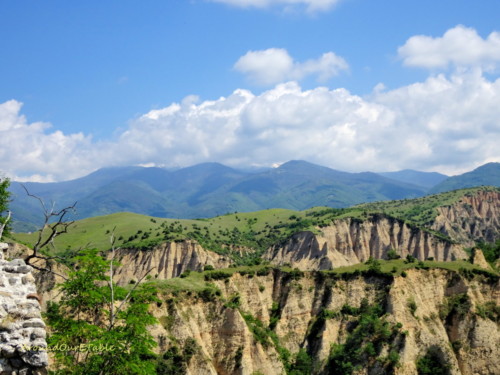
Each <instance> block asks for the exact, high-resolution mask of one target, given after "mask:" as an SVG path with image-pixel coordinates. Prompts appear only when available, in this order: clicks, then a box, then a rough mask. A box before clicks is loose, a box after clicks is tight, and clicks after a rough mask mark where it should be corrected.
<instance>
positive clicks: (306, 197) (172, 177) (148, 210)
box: [11, 161, 426, 231]
mask: <svg viewBox="0 0 500 375" xmlns="http://www.w3.org/2000/svg"><path fill="white" fill-rule="evenodd" d="M24 186H26V188H27V189H28V190H29V191H30V193H32V194H34V195H36V196H38V197H40V198H41V199H43V200H44V201H45V202H46V203H47V204H52V202H54V203H55V205H56V208H60V207H65V206H68V205H72V204H73V203H74V202H75V201H77V202H78V203H77V213H76V215H75V219H84V218H88V217H93V216H98V215H106V214H112V213H117V212H125V211H128V212H134V213H139V214H144V215H149V216H156V217H173V218H183V219H192V218H208V217H213V216H216V215H223V214H226V213H229V212H235V211H238V212H252V211H258V210H263V209H268V208H285V209H291V210H304V209H307V208H310V207H314V206H329V207H336V208H343V207H349V206H352V205H355V204H360V203H363V202H373V201H379V200H392V199H403V198H415V197H419V196H422V195H424V194H425V191H426V189H425V188H423V187H420V186H416V185H412V184H408V183H405V182H401V181H397V180H394V179H390V178H386V177H383V176H380V175H378V174H375V173H369V172H365V173H347V172H341V171H336V170H333V169H330V168H326V167H322V166H318V165H314V164H311V163H308V162H305V161H290V162H288V163H285V164H283V165H281V166H280V167H279V168H272V169H269V170H264V171H254V172H242V171H237V170H235V169H232V168H229V167H226V166H223V165H221V164H217V163H205V164H199V165H195V166H192V167H188V168H182V169H179V170H176V171H168V170H165V169H161V168H141V167H123V168H107V169H103V170H99V171H97V172H94V173H92V174H90V175H88V176H86V177H82V178H80V179H77V180H73V181H66V182H60V183H51V184H41V183H26V184H24ZM11 191H12V193H13V194H12V195H13V201H12V203H11V210H12V212H13V220H14V230H15V231H20V229H24V230H26V229H28V228H31V229H28V230H34V228H36V226H40V225H41V224H42V223H41V220H40V219H41V218H42V217H43V215H42V212H41V210H40V207H39V202H38V201H37V200H36V199H32V198H30V197H27V195H26V193H25V191H24V189H23V188H22V186H21V184H19V183H16V182H13V183H12V189H11Z"/></svg>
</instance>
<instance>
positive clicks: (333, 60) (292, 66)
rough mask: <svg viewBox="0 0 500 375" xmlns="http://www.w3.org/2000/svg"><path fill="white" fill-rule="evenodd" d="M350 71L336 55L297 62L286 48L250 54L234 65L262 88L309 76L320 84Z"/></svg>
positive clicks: (251, 52)
mask: <svg viewBox="0 0 500 375" xmlns="http://www.w3.org/2000/svg"><path fill="white" fill-rule="evenodd" d="M348 68H349V65H348V64H347V62H346V61H345V60H344V59H343V58H342V57H339V56H337V55H335V54H334V53H333V52H327V53H324V54H323V55H322V56H321V57H319V58H318V59H311V60H307V61H305V62H302V63H301V62H297V61H294V60H293V58H292V57H291V56H290V55H289V54H288V51H287V50H285V49H283V48H269V49H266V50H260V51H248V52H247V53H246V54H245V55H243V56H242V57H240V58H239V59H238V61H237V62H236V64H234V69H235V70H237V71H239V72H240V73H243V74H245V75H246V76H247V77H248V78H249V79H250V80H251V81H253V82H254V83H256V84H259V85H273V84H276V83H280V82H284V81H288V80H295V81H300V80H302V79H303V78H305V77H307V76H317V78H318V81H320V82H325V81H327V80H328V79H330V78H332V77H334V76H336V75H338V74H339V73H340V71H342V70H347V69H348Z"/></svg>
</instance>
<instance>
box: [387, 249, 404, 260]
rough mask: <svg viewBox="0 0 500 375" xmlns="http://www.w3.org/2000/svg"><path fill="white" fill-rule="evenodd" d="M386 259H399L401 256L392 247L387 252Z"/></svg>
mask: <svg viewBox="0 0 500 375" xmlns="http://www.w3.org/2000/svg"><path fill="white" fill-rule="evenodd" d="M386 256H387V259H388V260H394V259H399V258H401V256H400V255H399V254H398V253H397V252H396V250H394V249H390V250H389V251H388V252H387V255H386Z"/></svg>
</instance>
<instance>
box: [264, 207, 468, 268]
mask: <svg viewBox="0 0 500 375" xmlns="http://www.w3.org/2000/svg"><path fill="white" fill-rule="evenodd" d="M389 250H395V251H396V252H397V254H398V255H400V256H401V257H406V256H407V255H408V254H410V255H412V256H414V257H415V258H417V259H421V260H425V259H427V258H429V257H433V258H434V259H435V260H443V261H451V260H456V259H463V258H466V257H467V255H466V253H465V252H464V250H463V246H462V245H459V244H456V243H453V242H451V241H446V240H443V239H440V238H438V237H436V236H434V235H433V234H432V233H430V232H427V231H424V230H421V229H419V228H417V227H415V226H410V225H408V224H407V223H405V222H403V221H402V220H397V219H394V218H391V217H386V216H384V215H373V216H372V217H371V218H370V219H369V220H364V221H361V220H359V219H352V218H347V219H342V220H335V221H333V222H332V223H331V224H330V225H328V226H326V227H323V228H321V232H320V233H319V234H314V233H312V232H301V233H298V234H295V235H294V236H292V238H291V239H290V240H289V241H288V242H287V243H285V244H284V245H278V246H274V247H273V248H271V249H269V251H268V252H267V253H266V254H265V255H264V257H265V258H266V259H267V260H269V261H271V263H273V264H277V265H283V264H287V263H288V264H290V265H291V266H292V267H298V268H299V269H302V270H313V269H316V270H324V269H331V268H334V267H341V266H347V265H352V264H357V263H361V262H364V261H366V260H367V259H368V258H369V257H373V258H375V259H385V258H386V255H387V252H388V251H389Z"/></svg>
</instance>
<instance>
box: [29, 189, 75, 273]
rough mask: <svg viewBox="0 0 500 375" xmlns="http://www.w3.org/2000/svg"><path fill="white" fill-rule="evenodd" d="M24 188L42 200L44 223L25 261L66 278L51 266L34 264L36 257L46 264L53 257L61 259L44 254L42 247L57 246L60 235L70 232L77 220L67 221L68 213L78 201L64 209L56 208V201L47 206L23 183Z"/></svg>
mask: <svg viewBox="0 0 500 375" xmlns="http://www.w3.org/2000/svg"><path fill="white" fill-rule="evenodd" d="M21 186H22V187H23V189H24V190H25V191H26V194H27V195H28V196H29V197H31V198H34V199H36V200H38V201H39V202H40V205H41V207H42V210H43V225H42V228H41V229H40V230H39V231H38V238H37V240H36V242H35V244H34V245H33V248H32V252H31V254H29V255H28V256H26V258H24V261H25V262H26V264H29V265H30V266H31V267H33V268H35V269H36V270H39V271H48V272H52V273H54V274H56V275H58V276H61V277H62V278H64V279H66V277H65V276H63V275H60V274H58V273H56V272H54V271H53V270H52V269H51V268H50V267H48V268H47V267H45V268H44V267H39V266H38V265H35V264H33V260H34V259H40V260H43V261H45V264H48V263H49V261H50V260H53V259H61V257H58V256H47V255H43V254H41V253H40V251H41V249H43V248H44V247H46V246H48V245H51V246H52V247H54V248H55V245H54V240H55V239H56V238H57V237H58V236H60V235H61V234H64V233H68V228H69V227H70V226H71V225H72V224H73V223H74V222H75V221H74V220H71V221H65V219H66V218H67V216H68V214H70V213H71V212H74V211H75V207H76V202H75V203H73V204H72V205H71V206H67V207H64V208H62V209H59V210H56V209H55V203H54V202H52V205H51V207H50V208H49V207H47V206H46V205H45V202H44V201H43V199H42V198H40V197H39V196H37V195H34V194H31V193H30V192H29V191H28V189H27V188H26V186H24V185H21Z"/></svg>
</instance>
